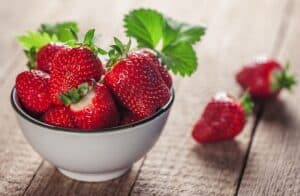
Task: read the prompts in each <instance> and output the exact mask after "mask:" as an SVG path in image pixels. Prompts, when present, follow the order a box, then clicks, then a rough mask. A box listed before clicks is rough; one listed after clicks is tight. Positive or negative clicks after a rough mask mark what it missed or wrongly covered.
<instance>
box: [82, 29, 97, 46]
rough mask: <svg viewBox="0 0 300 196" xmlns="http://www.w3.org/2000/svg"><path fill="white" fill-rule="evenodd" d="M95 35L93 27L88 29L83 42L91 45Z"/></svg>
mask: <svg viewBox="0 0 300 196" xmlns="http://www.w3.org/2000/svg"><path fill="white" fill-rule="evenodd" d="M94 36H95V29H90V30H89V31H88V32H87V33H86V34H85V36H84V40H83V43H84V44H87V45H93V42H94Z"/></svg>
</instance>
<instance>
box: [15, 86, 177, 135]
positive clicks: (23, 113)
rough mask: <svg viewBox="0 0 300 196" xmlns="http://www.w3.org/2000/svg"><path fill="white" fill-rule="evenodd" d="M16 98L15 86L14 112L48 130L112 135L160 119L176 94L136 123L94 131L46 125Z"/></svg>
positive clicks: (172, 92) (173, 93)
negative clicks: (29, 112)
mask: <svg viewBox="0 0 300 196" xmlns="http://www.w3.org/2000/svg"><path fill="white" fill-rule="evenodd" d="M15 97H16V98H18V96H17V93H16V87H15V86H14V87H13V88H12V90H11V95H10V102H11V105H12V106H13V108H14V110H15V111H16V112H17V113H18V114H19V115H20V116H21V117H22V118H23V119H25V120H27V121H29V122H30V123H32V124H35V125H38V126H41V127H44V128H48V129H51V130H54V131H61V132H68V133H79V134H91V133H111V132H118V131H124V130H126V129H131V128H134V127H137V126H141V125H143V124H145V123H147V122H150V121H152V120H154V119H155V118H157V117H159V116H160V115H162V114H163V113H165V112H167V111H168V110H169V109H170V107H171V106H172V105H173V102H174V99H175V92H174V89H173V87H172V88H171V96H170V99H169V100H168V102H167V103H166V104H165V105H164V106H163V107H161V108H160V109H159V110H157V111H156V112H155V113H154V114H152V115H151V116H149V117H147V118H144V119H142V120H139V121H137V122H134V123H130V124H126V125H119V126H116V127H110V128H103V129H92V130H85V129H77V128H64V127H57V126H54V125H50V124H47V123H44V122H42V121H40V120H38V119H36V118H34V117H32V116H30V115H29V114H27V113H26V112H25V111H24V109H23V108H22V107H20V105H19V104H17V103H16V99H15Z"/></svg>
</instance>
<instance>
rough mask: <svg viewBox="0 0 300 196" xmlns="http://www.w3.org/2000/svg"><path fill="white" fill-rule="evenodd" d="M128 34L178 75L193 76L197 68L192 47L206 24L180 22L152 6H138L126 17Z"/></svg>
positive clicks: (125, 23) (125, 22)
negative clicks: (154, 52) (151, 7)
mask: <svg viewBox="0 0 300 196" xmlns="http://www.w3.org/2000/svg"><path fill="white" fill-rule="evenodd" d="M124 27H125V29H126V34H127V36H130V37H133V38H135V39H136V41H137V43H138V47H140V48H141V47H147V48H151V49H153V50H155V51H156V52H157V53H158V56H159V57H160V58H161V59H162V62H163V63H164V64H165V65H166V66H167V68H168V69H169V70H171V71H172V72H173V73H175V74H180V75H181V76H186V75H188V76H190V75H191V74H192V73H193V72H195V71H196V68H197V57H196V53H195V51H194V49H193V47H192V45H193V44H195V43H196V42H198V41H200V40H201V37H202V36H203V35H204V34H205V27H203V26H192V25H189V24H186V23H180V22H177V21H175V20H172V19H170V18H167V17H165V16H163V15H162V14H161V13H159V12H157V11H155V10H152V9H136V10H133V11H131V12H130V13H129V14H128V15H126V16H125V18H124Z"/></svg>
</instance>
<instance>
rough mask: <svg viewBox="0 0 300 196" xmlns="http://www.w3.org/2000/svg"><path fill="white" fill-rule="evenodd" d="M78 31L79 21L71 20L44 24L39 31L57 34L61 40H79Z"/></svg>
mask: <svg viewBox="0 0 300 196" xmlns="http://www.w3.org/2000/svg"><path fill="white" fill-rule="evenodd" d="M78 31H79V28H78V25H77V23H76V22H71V21H68V22H62V23H56V24H42V25H41V27H40V28H39V32H41V33H48V34H49V35H56V36H57V38H58V40H59V41H61V42H66V41H68V40H71V39H75V40H78V36H77V33H78Z"/></svg>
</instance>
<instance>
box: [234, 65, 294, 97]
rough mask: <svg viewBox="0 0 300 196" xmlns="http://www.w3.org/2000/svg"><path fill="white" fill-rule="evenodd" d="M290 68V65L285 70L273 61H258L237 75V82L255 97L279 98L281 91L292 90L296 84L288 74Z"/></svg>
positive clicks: (245, 67)
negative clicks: (284, 89)
mask: <svg viewBox="0 0 300 196" xmlns="http://www.w3.org/2000/svg"><path fill="white" fill-rule="evenodd" d="M288 68H289V66H288V65H287V66H286V67H285V68H283V67H282V65H281V64H279V63H278V62H277V61H275V60H272V59H269V60H264V61H260V62H258V61H257V62H254V63H252V64H249V65H246V66H244V67H243V68H242V70H241V71H239V72H238V73H237V75H236V80H237V82H238V83H239V84H240V85H241V86H242V88H244V89H246V90H247V91H249V93H250V94H251V95H252V96H253V97H257V98H270V97H274V96H277V95H278V94H279V92H280V91H281V89H283V88H287V89H291V87H292V86H293V85H294V84H295V79H294V77H293V76H291V75H290V74H288Z"/></svg>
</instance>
